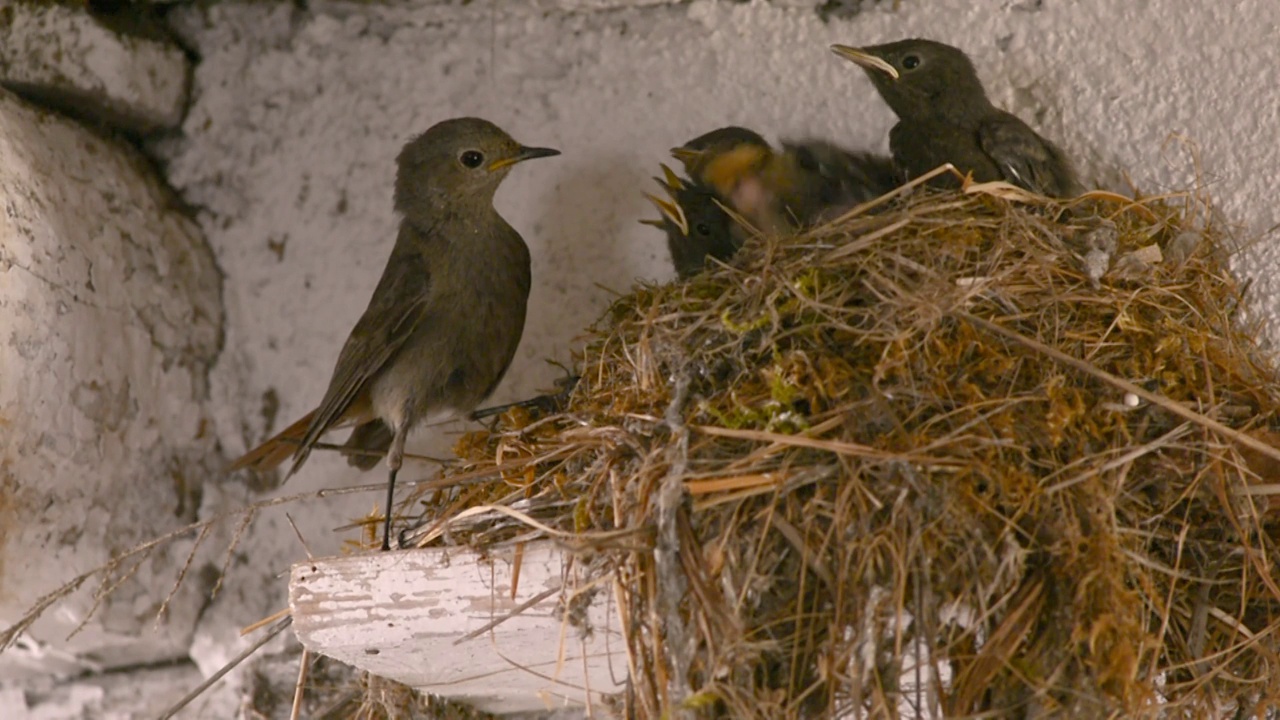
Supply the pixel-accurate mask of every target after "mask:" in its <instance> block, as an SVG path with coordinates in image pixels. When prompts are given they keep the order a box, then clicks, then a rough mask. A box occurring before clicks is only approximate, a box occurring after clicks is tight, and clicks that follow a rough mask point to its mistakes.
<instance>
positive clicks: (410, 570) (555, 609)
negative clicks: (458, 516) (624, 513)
mask: <svg viewBox="0 0 1280 720" xmlns="http://www.w3.org/2000/svg"><path fill="white" fill-rule="evenodd" d="M513 557H514V553H513V552H512V551H511V550H509V549H506V550H499V551H497V552H493V553H489V554H488V555H487V556H485V557H483V558H482V557H481V556H480V555H478V554H477V553H475V552H474V551H471V550H466V549H434V548H433V549H426V550H402V551H397V552H386V553H372V554H366V555H351V556H344V557H334V558H324V559H315V560H311V561H308V562H302V563H298V564H296V565H294V566H293V570H292V574H291V578H290V582H289V607H290V610H291V611H292V613H293V627H294V631H295V632H296V633H297V636H298V639H299V640H300V641H301V642H302V644H303V646H304V647H306V648H307V649H308V650H310V651H312V652H316V653H320V654H322V655H327V656H329V657H331V658H334V659H336V660H340V661H342V662H344V663H347V664H349V665H353V666H355V667H358V668H361V669H363V670H368V671H369V672H371V673H374V674H376V675H380V676H382V677H386V678H390V679H393V680H397V681H399V682H402V683H404V684H406V685H410V686H413V687H415V688H419V689H421V690H423V691H426V692H430V693H434V694H436V695H441V696H445V697H449V698H451V699H455V700H460V701H463V702H467V703H469V704H471V705H473V706H475V707H477V708H479V709H481V710H484V711H486V712H492V713H508V712H530V711H539V710H550V709H557V708H564V707H583V708H585V707H587V706H588V705H589V704H590V705H598V703H599V702H600V699H601V696H602V695H605V694H611V693H615V692H619V691H621V690H622V687H623V683H625V681H626V677H627V669H626V668H627V662H626V644H625V642H624V641H623V638H622V636H621V633H620V631H619V624H618V617H617V609H616V607H615V606H614V604H613V601H612V597H611V592H610V591H609V588H608V586H607V585H604V586H602V587H601V588H600V590H599V591H598V592H593V593H592V594H590V595H589V597H585V598H584V599H583V601H582V607H585V608H586V613H585V614H583V613H575V614H574V617H575V618H581V617H585V622H583V621H581V620H575V621H574V622H575V623H576V624H570V621H569V620H568V619H567V618H566V617H565V615H566V613H565V612H564V610H563V609H562V605H561V600H562V598H567V597H571V596H572V595H573V594H574V588H576V587H578V585H579V583H578V582H577V581H576V580H575V578H576V576H577V573H576V572H575V570H574V565H573V558H572V555H570V554H569V553H568V552H566V551H563V550H561V549H559V548H558V547H556V546H555V545H553V544H551V543H548V542H541V543H533V544H529V545H527V546H525V549H524V552H523V558H522V560H521V565H520V568H519V587H518V593H517V595H516V597H515V598H514V599H513V598H512V593H511V576H512V569H513V562H512V560H513ZM562 585H565V586H567V587H568V588H569V592H567V593H562V592H561V591H559V590H558V588H560V587H561V586H562ZM540 595H541V596H543V597H542V598H541V599H539V597H538V596H540ZM531 600H536V602H530V601H531ZM526 606H527V607H526ZM517 611H518V612H517Z"/></svg>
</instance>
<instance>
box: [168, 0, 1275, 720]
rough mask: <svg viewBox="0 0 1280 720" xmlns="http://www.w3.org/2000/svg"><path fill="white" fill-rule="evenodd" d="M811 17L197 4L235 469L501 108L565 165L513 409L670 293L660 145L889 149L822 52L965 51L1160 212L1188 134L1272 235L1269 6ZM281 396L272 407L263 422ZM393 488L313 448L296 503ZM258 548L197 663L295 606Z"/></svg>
mask: <svg viewBox="0 0 1280 720" xmlns="http://www.w3.org/2000/svg"><path fill="white" fill-rule="evenodd" d="M816 4H817V3H816V2H813V1H812V0H808V1H806V0H791V1H789V2H785V3H783V2H775V3H769V2H763V1H762V0H757V1H756V2H753V3H747V4H740V3H731V2H713V1H712V0H695V2H691V3H683V4H670V3H663V2H661V1H660V0H652V1H640V0H636V1H634V2H627V0H538V1H537V2H530V3H518V2H506V0H486V1H485V2H474V3H470V4H467V5H466V6H454V5H446V4H441V3H438V2H431V1H428V0H421V1H419V2H396V3H387V4H369V3H338V2H325V1H319V0H313V2H311V3H310V10H308V11H299V10H296V9H294V8H293V7H292V4H288V3H282V4H280V5H271V6H263V5H261V4H258V3H247V4H240V3H231V2H227V3H222V4H219V5H216V6H214V7H212V8H207V9H200V8H184V9H180V10H179V11H178V12H177V13H176V14H177V15H178V16H179V17H178V21H179V25H180V26H181V27H182V28H183V31H184V34H185V36H186V37H187V38H188V39H189V40H190V41H191V42H192V43H193V44H194V46H195V47H196V48H197V49H198V52H199V54H200V55H201V56H202V58H203V61H202V62H201V64H200V65H199V66H198V67H197V69H196V71H195V76H194V87H193V93H194V103H193V105H192V107H191V109H190V112H189V114H188V116H187V119H186V121H185V124H184V135H183V136H182V137H181V138H177V139H175V140H173V141H170V142H167V143H165V144H164V145H163V146H162V147H161V148H160V149H161V151H162V154H163V155H164V156H165V158H166V159H167V162H168V175H169V179H170V181H171V183H172V184H173V185H174V186H175V187H176V188H178V189H179V190H180V192H181V193H182V194H183V196H184V197H185V199H187V200H188V201H189V202H191V203H194V204H196V205H197V206H199V207H200V208H201V209H200V213H199V221H200V224H201V226H202V228H203V230H204V232H205V233H206V235H207V236H208V238H209V241H210V243H211V244H212V245H213V247H214V249H215V252H216V253H217V256H218V262H219V264H220V266H221V267H222V269H223V270H224V272H225V274H226V280H225V290H224V301H225V307H226V313H227V334H226V345H225V350H224V352H223V354H222V356H221V358H220V361H219V364H218V366H217V367H216V368H215V370H214V372H213V375H212V380H211V383H212V387H211V394H212V400H213V402H212V406H213V407H214V413H213V418H214V429H215V432H216V434H217V437H218V438H219V440H220V441H221V443H222V444H223V446H224V447H225V448H226V450H227V452H228V453H235V452H237V451H240V450H242V449H244V448H245V447H247V446H248V445H249V444H251V443H253V442H255V441H257V440H258V439H260V438H261V437H262V436H263V435H264V433H265V432H266V431H267V430H269V429H276V428H278V427H280V426H282V424H283V423H285V422H288V421H290V420H292V419H293V418H294V417H295V416H297V415H298V414H300V413H302V412H305V411H306V410H308V409H310V408H311V407H312V405H314V403H315V402H317V400H318V399H319V397H320V394H321V393H322V392H323V389H324V386H325V383H326V381H327V379H328V376H329V373H330V371H331V369H332V363H333V361H334V358H335V357H336V354H337V351H338V348H339V347H340V345H341V343H342V341H343V339H344V338H345V336H346V333H347V332H348V330H349V329H350V327H351V325H352V323H353V322H354V321H355V319H356V318H357V317H358V316H359V314H360V312H361V311H362V310H363V308H364V306H365V303H366V302H367V299H368V295H369V293H370V292H371V289H372V287H373V285H374V283H375V281H376V279H377V277H378V273H379V272H380V270H381V268H382V264H383V262H384V260H385V256H386V253H387V252H388V250H389V248H390V246H391V242H392V238H393V233H394V228H395V224H396V219H395V218H394V217H393V215H392V212H391V199H390V194H391V183H392V176H393V159H394V157H395V154H396V152H397V151H398V149H399V147H400V145H401V144H402V143H403V142H404V141H405V140H406V139H408V138H409V137H410V136H412V135H413V134H415V133H417V132H420V131H422V130H423V129H425V128H426V127H428V126H429V125H431V124H432V123H434V122H436V121H438V120H441V119H444V118H447V117H452V116H457V115H462V114H478V115H482V116H485V117H487V118H490V119H492V120H494V121H495V122H497V123H498V124H500V125H501V126H503V127H504V128H506V129H507V130H508V131H510V132H511V133H512V134H513V135H514V136H515V137H516V138H517V139H519V140H521V141H523V142H526V143H531V144H539V145H551V146H554V147H558V148H560V149H561V150H563V151H564V155H563V156H562V157H559V158H555V159H550V160H545V161H541V162H538V163H530V164H529V165H527V166H523V167H520V168H518V169H517V170H516V171H515V172H513V173H512V175H511V177H510V178H509V179H508V180H507V182H506V185H505V186H504V188H503V190H502V191H501V192H500V193H499V195H498V203H497V204H498V207H499V209H500V210H501V211H502V212H503V213H504V214H505V215H506V217H507V219H508V220H509V221H510V222H511V223H512V224H513V225H514V226H515V227H516V228H517V229H519V230H520V231H521V232H522V233H523V234H524V236H525V238H526V240H527V241H528V242H529V245H530V247H531V250H532V253H533V263H534V268H533V269H534V288H533V296H532V299H531V309H530V316H529V322H528V325H527V327H526V330H525V338H524V342H523V344H522V346H521V349H520V352H519V354H518V357H517V360H516V364H515V367H514V368H513V369H512V372H511V373H510V375H509V376H508V379H507V381H506V382H505V383H504V384H503V386H502V388H501V389H500V390H499V392H498V396H497V397H495V398H494V400H495V401H503V400H509V399H513V398H516V397H519V396H522V395H527V394H529V393H531V392H532V391H533V390H534V389H535V388H538V387H545V386H547V385H549V384H550V382H551V380H552V379H553V378H555V377H556V376H557V374H558V371H556V370H554V369H552V368H550V367H548V366H547V365H546V364H544V359H546V358H554V359H558V360H561V361H567V360H568V359H569V354H570V352H571V350H572V349H573V348H574V347H575V341H574V338H575V335H577V334H578V333H579V332H580V331H581V329H582V328H583V327H584V326H585V325H586V324H587V323H589V322H590V321H591V320H593V319H594V318H596V317H597V316H598V314H599V313H600V312H601V310H602V309H603V308H604V307H605V304H606V303H607V301H608V298H609V291H608V290H605V289H602V288H601V287H600V286H603V287H604V288H610V289H613V290H616V291H625V290H626V289H627V287H629V286H630V284H631V283H632V282H633V280H635V279H636V278H649V279H660V280H665V279H667V278H670V277H671V276H672V272H671V271H670V269H669V266H668V260H667V257H666V250H665V246H664V244H663V240H662V238H661V236H660V234H659V233H657V232H656V231H654V230H653V229H652V228H647V227H642V226H640V225H638V224H636V222H635V221H636V220H638V219H640V218H642V217H647V216H650V215H651V214H652V212H653V211H652V210H651V208H649V207H648V205H647V203H646V202H645V201H644V200H643V199H642V198H641V196H640V194H639V193H640V191H641V190H647V189H652V185H651V181H650V180H649V177H650V176H651V175H653V174H655V172H656V171H657V163H658V162H659V161H664V160H666V149H667V148H668V147H670V146H672V145H673V144H676V143H679V142H682V141H683V140H685V139H687V138H689V137H691V136H693V135H695V134H697V133H700V132H703V131H705V130H708V129H711V128H713V127H716V126H719V125H724V124H729V123H735V124H745V125H749V126H752V127H755V128H757V129H759V130H761V131H763V132H764V133H765V134H766V135H769V136H771V137H775V138H776V137H778V136H799V135H806V134H814V135H821V136H825V137H829V138H832V139H835V140H838V141H842V142H845V143H847V144H849V145H852V146H863V147H871V148H881V149H883V148H884V147H885V146H886V137H887V132H888V129H889V127H890V126H891V125H892V123H893V118H892V115H891V113H890V112H889V111H888V110H887V109H886V108H885V107H884V106H883V105H882V104H881V102H880V101H879V99H878V98H877V97H876V95H875V93H874V90H873V89H872V87H871V84H870V82H869V81H868V80H867V79H866V78H865V77H864V76H863V75H862V73H861V72H860V71H859V70H857V69H856V68H854V67H853V66H851V65H850V64H849V63H847V62H844V61H841V60H839V59H838V58H836V57H834V56H833V55H831V54H830V53H829V52H828V50H827V46H828V45H829V44H830V43H832V42H843V43H853V44H859V43H874V42H882V41H887V40H892V39H897V38H900V37H906V36H929V37H934V38H938V39H941V40H945V41H948V42H951V43H954V44H957V45H959V46H961V47H963V48H965V49H966V50H968V51H969V52H970V54H971V55H972V56H973V58H974V60H975V62H976V64H977V66H978V69H979V72H980V74H981V75H982V77H983V78H984V79H985V80H986V82H987V85H988V89H989V91H990V94H991V95H992V97H993V98H994V99H996V100H997V101H998V102H999V103H1000V104H1002V105H1004V106H1005V107H1007V108H1008V109H1010V110H1013V111H1015V112H1017V113H1019V114H1020V115H1022V116H1023V117H1024V118H1025V119H1027V120H1028V121H1030V122H1031V123H1032V124H1033V125H1034V126H1036V127H1037V128H1038V129H1040V130H1041V131H1042V132H1044V133H1045V134H1046V135H1048V136H1049V137H1051V138H1054V139H1055V140H1058V141H1059V142H1060V143H1061V144H1062V145H1063V146H1064V147H1065V148H1067V149H1068V151H1069V152H1071V153H1072V154H1073V155H1075V156H1076V157H1077V158H1079V160H1080V165H1081V166H1082V169H1083V170H1084V174H1085V176H1086V177H1091V178H1095V179H1098V180H1099V181H1100V182H1102V183H1104V184H1106V185H1108V186H1112V187H1123V186H1122V185H1120V182H1121V179H1122V178H1123V177H1124V176H1128V177H1129V178H1131V179H1132V181H1133V182H1134V183H1135V184H1136V185H1137V186H1138V187H1139V188H1140V189H1141V190H1143V191H1144V192H1147V193H1156V192H1161V191H1164V190H1167V189H1181V188H1186V187H1188V186H1189V185H1190V184H1191V183H1192V181H1193V179H1194V177H1195V176H1196V164H1195V162H1194V161H1193V158H1192V155H1191V154H1190V153H1189V152H1188V151H1187V150H1186V149H1185V146H1184V145H1182V144H1179V142H1176V141H1175V142H1173V143H1170V142H1169V141H1170V139H1171V138H1175V137H1181V138H1185V139H1186V140H1189V141H1191V142H1194V143H1195V145H1196V146H1197V147H1198V152H1199V156H1198V157H1199V163H1200V171H1199V177H1200V179H1201V180H1202V181H1203V182H1204V183H1206V184H1207V189H1208V191H1209V192H1210V193H1212V194H1213V195H1214V196H1215V197H1216V198H1217V200H1218V202H1219V203H1220V206H1221V208H1222V210H1223V211H1224V213H1225V215H1226V217H1228V218H1229V219H1231V220H1233V221H1236V222H1239V223H1241V224H1242V225H1243V226H1244V227H1245V228H1246V231H1247V232H1246V233H1245V234H1246V235H1249V234H1252V236H1255V237H1258V236H1262V234H1263V233H1264V232H1265V231H1267V230H1268V229H1269V228H1272V227H1274V226H1275V225H1277V223H1278V222H1280V207H1277V203H1276V202H1275V197H1276V193H1275V191H1274V189H1273V186H1274V184H1275V177H1276V174H1277V171H1280V122H1278V120H1280V117H1278V114H1280V90H1278V89H1277V85H1278V83H1277V81H1276V75H1275V68H1277V67H1280V3H1277V2H1275V0H1239V1H1238V2H1234V3H1221V2H1216V3H1213V2H1198V3H1193V2H1189V1H1188V0H976V1H975V0H904V1H903V2H901V3H891V2H883V3H879V4H878V5H877V6H876V7H875V8H874V9H872V10H869V11H867V12H864V13H862V14H860V15H858V16H856V17H853V18H849V19H833V20H831V21H830V22H825V23H824V22H823V21H822V20H820V19H819V17H818V15H817V13H816V12H815V9H814V7H815V5H816ZM866 4H868V5H869V4H870V3H866ZM895 4H896V5H899V7H898V9H897V10H894V9H893V6H894V5H895ZM1277 264H1280V246H1278V245H1277V243H1276V236H1275V235H1274V234H1272V235H1269V236H1265V237H1262V239H1261V240H1260V241H1259V243H1258V244H1257V245H1255V246H1254V247H1253V249H1252V251H1251V254H1250V255H1248V256H1247V257H1245V258H1243V260H1242V262H1241V263H1240V268H1241V272H1242V274H1244V275H1247V276H1251V277H1253V278H1254V279H1255V284H1254V291H1255V293H1256V294H1255V298H1254V299H1255V302H1256V303H1257V308H1258V309H1259V311H1260V312H1262V313H1263V314H1265V315H1266V316H1267V317H1268V318H1272V319H1273V320H1274V319H1275V318H1276V317H1277V314H1278V313H1280V295H1278V294H1277V292H1278V290H1280V288H1278V287H1277V285H1276V282H1277V280H1275V279H1273V278H1274V276H1275V275H1276V273H1275V272H1274V268H1275V267H1276V266H1277ZM1273 324H1274V323H1273ZM268 395H274V396H275V397H278V399H279V412H278V415H277V416H276V417H274V418H273V419H272V422H271V423H270V424H271V427H270V428H268V427H266V425H267V420H266V419H265V418H264V412H263V409H264V407H266V406H270V405H272V404H273V403H272V402H271V401H265V400H264V398H265V397H267V396H268ZM449 440H450V438H448V437H446V436H444V435H443V434H441V433H438V432H437V433H424V434H423V435H422V436H420V437H419V438H417V446H418V449H421V450H426V451H429V452H436V453H443V448H444V447H445V446H447V444H448V442H449ZM412 470H413V468H411V471H412ZM422 472H423V473H425V472H426V470H423V471H422ZM411 474H412V472H411ZM381 478H382V475H381V471H375V473H371V474H370V475H369V476H367V477H365V478H360V477H359V476H358V474H357V473H356V472H355V471H352V470H350V469H349V468H347V467H346V465H345V464H344V463H342V462H341V461H336V460H334V459H333V458H331V457H327V456H325V455H324V454H317V455H316V456H314V457H313V459H312V461H311V463H310V464H309V465H308V467H307V469H306V470H305V471H304V472H303V473H302V474H301V475H300V476H299V477H298V478H296V479H295V480H293V481H292V483H291V485H290V486H289V487H288V488H287V490H289V491H293V490H297V489H303V488H308V487H319V486H328V485H344V484H350V483H353V482H359V481H361V480H364V481H375V480H380V479H381ZM380 502H381V498H380V496H378V495H376V494H371V495H369V496H367V497H362V498H360V499H357V500H354V501H350V502H338V501H331V502H326V503H324V504H313V505H311V506H308V507H307V509H305V510H304V509H299V510H297V511H296V512H295V518H296V519H297V520H298V521H299V525H300V526H301V527H302V529H303V532H304V534H306V535H307V538H308V541H309V542H310V543H311V544H312V549H313V550H314V551H315V552H317V553H325V552H331V551H333V550H334V549H335V547H336V545H337V542H338V539H339V537H340V536H338V535H336V534H333V533H332V532H330V531H331V528H333V527H336V526H338V525H340V524H343V523H344V522H346V521H347V520H349V519H350V518H352V517H354V516H356V515H359V514H363V513H364V512H367V511H368V510H369V509H371V508H373V507H376V506H377V505H378V504H379V503H380ZM247 543H248V545H247V546H246V552H247V553H252V558H253V561H252V563H246V564H244V565H240V566H237V568H236V570H235V572H236V573H237V574H236V575H235V576H234V577H233V578H232V579H231V580H229V581H228V583H229V586H230V587H234V588H238V589H237V590H236V591H235V592H234V594H232V595H228V596H224V598H223V599H222V600H220V601H219V602H218V603H215V605H214V607H213V608H211V609H210V612H209V613H207V614H206V620H205V623H204V625H202V628H201V630H200V631H198V638H199V640H198V642H197V648H196V650H195V651H194V653H193V654H194V655H195V656H196V657H197V659H198V660H199V661H200V662H201V666H202V668H204V669H205V670H206V671H209V670H212V669H213V668H214V667H215V666H216V665H217V663H218V662H219V661H220V659H221V658H224V657H226V656H229V655H230V654H233V653H234V648H235V646H236V643H237V642H239V641H238V639H237V638H236V637H235V633H234V627H235V624H236V623H237V622H247V621H250V620H254V619H257V617H260V616H261V615H262V614H265V612H264V610H265V609H267V608H270V607H272V606H273V604H274V603H276V602H279V601H280V597H279V596H275V597H273V596H272V592H273V588H274V587H275V585H274V584H273V583H278V581H277V580H275V579H274V578H272V577H271V574H272V573H277V572H280V571H282V570H284V569H286V568H287V566H288V563H289V562H290V561H292V560H294V559H297V558H299V557H301V556H302V554H303V553H302V551H301V549H300V548H299V546H298V544H297V542H296V540H295V539H294V537H293V533H292V531H291V530H289V529H288V527H287V525H286V524H285V523H284V521H283V518H282V517H281V516H280V515H279V514H271V515H264V516H263V517H262V518H261V519H260V520H259V522H258V523H257V526H256V527H255V529H254V531H253V533H252V535H251V536H250V537H249V538H248V539H247ZM279 584H280V585H281V586H282V583H279ZM240 603H247V604H248V605H247V606H246V605H241V604H240ZM181 690H182V688H176V689H175V693H174V694H175V696H176V695H177V694H180V691H181ZM213 716H214V715H210V717H213Z"/></svg>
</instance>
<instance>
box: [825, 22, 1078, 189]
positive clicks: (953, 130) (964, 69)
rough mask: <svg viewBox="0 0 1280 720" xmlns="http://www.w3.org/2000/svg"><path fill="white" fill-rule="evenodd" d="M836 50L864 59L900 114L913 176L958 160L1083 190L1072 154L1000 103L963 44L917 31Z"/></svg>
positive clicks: (1019, 179) (964, 167)
mask: <svg viewBox="0 0 1280 720" xmlns="http://www.w3.org/2000/svg"><path fill="white" fill-rule="evenodd" d="M831 50H832V51H833V52H834V53H835V54H837V55H839V56H840V57H842V58H844V59H846V60H849V61H852V62H854V63H857V64H858V65H859V66H861V67H862V69H863V70H864V71H865V72H866V74H867V76H868V77H870V78H871V82H872V83H873V84H875V86H876V90H878V91H879V93H880V96H881V97H882V98H884V100H885V102H886V103H887V104H888V105H889V107H890V108H891V109H892V110H893V112H894V113H895V114H896V115H897V116H898V124H897V125H895V126H894V127H893V130H891V131H890V133H889V147H890V149H891V150H892V151H893V160H894V162H895V163H896V164H897V165H898V167H899V168H900V170H901V171H902V172H903V173H904V174H905V175H906V176H907V177H908V178H916V177H919V176H921V175H924V174H925V173H927V172H929V171H930V170H933V169H934V168H936V167H938V166H939V165H943V164H945V163H951V164H952V165H955V166H956V168H957V169H959V170H960V172H963V173H971V174H972V175H973V179H974V180H976V181H978V182H991V181H995V180H1004V181H1006V182H1009V183H1012V184H1014V185H1017V186H1019V187H1022V188H1025V189H1027V190H1031V191H1032V192H1037V193H1040V194H1042V195H1047V196H1050V197H1070V196H1074V195H1078V194H1080V192H1081V190H1082V188H1081V186H1080V183H1079V181H1078V180H1077V179H1076V174H1075V170H1074V168H1073V167H1072V164H1071V160H1070V159H1069V158H1068V157H1067V156H1066V154H1065V153H1063V152H1062V150H1060V149H1059V148H1058V146H1056V145H1054V144H1053V143H1051V142H1049V141H1048V140H1046V139H1044V138H1043V137H1041V136H1040V135H1038V134H1037V133H1036V132H1035V131H1034V130H1032V129H1031V128H1030V127H1029V126H1028V125H1027V124H1026V123H1024V122H1023V121H1022V120H1020V119H1019V118H1018V117H1017V116H1016V115H1013V114H1011V113H1008V112H1005V111H1004V110H1001V109H1000V108H997V107H996V106H994V105H992V104H991V101H990V100H988V99H987V93H986V90H985V89H984V88H983V87H982V81H981V80H979V79H978V73H977V71H976V70H975V69H974V67H973V63H972V62H971V61H970V60H969V56H967V55H965V54H964V52H963V51H961V50H959V49H958V48H954V47H951V46H950V45H945V44H943V43H940V42H936V41H933V40H923V39H911V40H899V41H897V42H892V43H887V44H884V45H872V46H869V47H863V48H856V47H849V46H847V45H833V46H831ZM937 182H938V184H949V183H951V182H952V181H950V180H948V179H946V178H945V177H941V178H940V179H939V181H937Z"/></svg>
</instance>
